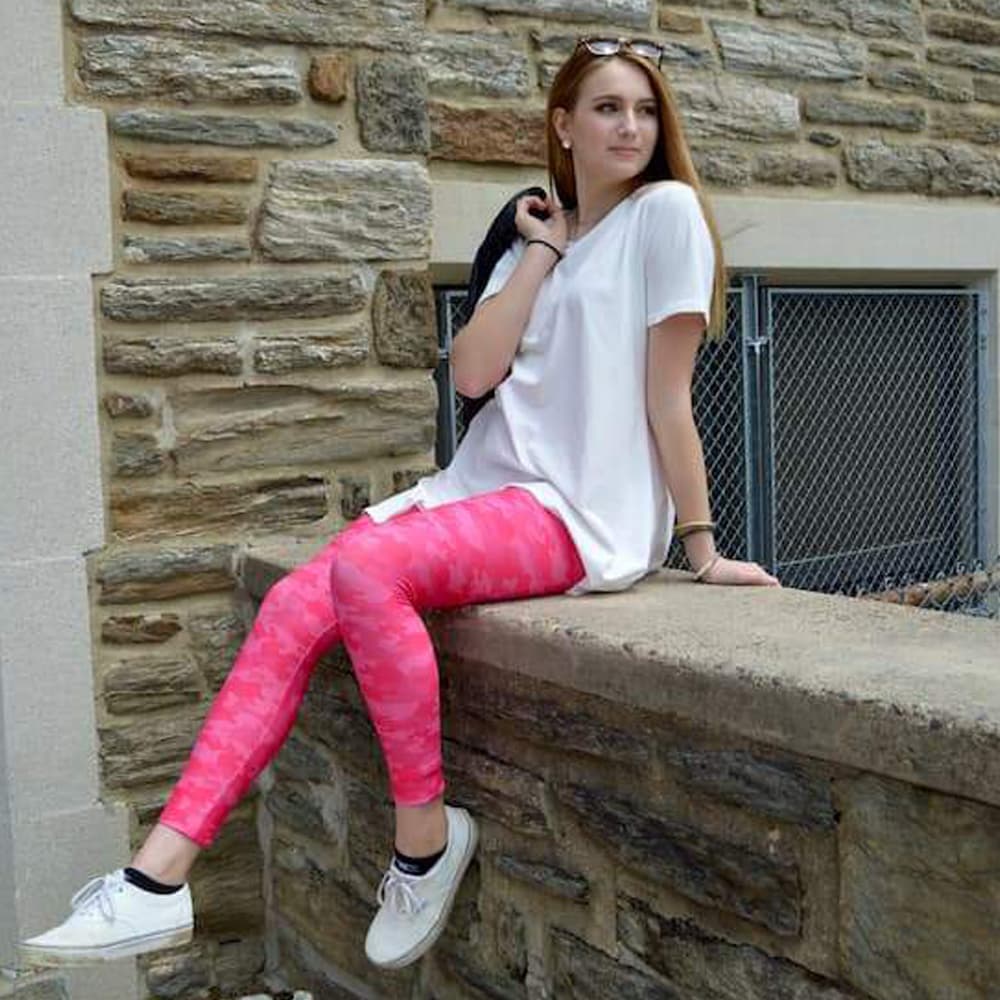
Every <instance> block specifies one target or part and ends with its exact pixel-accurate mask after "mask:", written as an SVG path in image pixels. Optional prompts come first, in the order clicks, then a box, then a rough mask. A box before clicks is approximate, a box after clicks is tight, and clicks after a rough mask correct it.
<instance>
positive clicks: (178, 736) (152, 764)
mask: <svg viewBox="0 0 1000 1000" xmlns="http://www.w3.org/2000/svg"><path fill="white" fill-rule="evenodd" d="M199 725H200V718H199V717H197V716H193V715H176V716H171V717H168V718H154V719H142V720H140V721H138V722H130V723H125V724H123V725H120V726H103V727H102V728H101V729H100V730H99V736H100V757H101V767H102V771H103V775H104V781H105V784H106V785H107V786H108V787H109V788H140V787H142V786H143V785H153V784H158V783H159V782H163V781H173V780H176V779H177V777H178V776H179V775H180V770H181V767H182V765H183V764H184V762H185V761H186V760H187V758H188V754H189V753H190V752H191V747H192V746H193V745H194V741H195V737H196V736H197V734H198V729H199Z"/></svg>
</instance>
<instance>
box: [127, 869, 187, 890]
mask: <svg viewBox="0 0 1000 1000" xmlns="http://www.w3.org/2000/svg"><path fill="white" fill-rule="evenodd" d="M125 881H126V882H131V883H132V885H134V886H135V887H136V888H138V889H145V890H146V892H155V893H156V894H157V896H169V895H170V893H172V892H180V891H181V889H183V888H184V886H183V884H182V885H165V884H164V883H163V882H157V881H156V879H155V878H150V877H149V876H148V875H147V874H146V873H145V872H141V871H139V869H138V868H126V869H125Z"/></svg>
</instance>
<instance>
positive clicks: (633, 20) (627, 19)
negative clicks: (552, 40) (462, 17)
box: [453, 0, 651, 28]
mask: <svg viewBox="0 0 1000 1000" xmlns="http://www.w3.org/2000/svg"><path fill="white" fill-rule="evenodd" d="M453 3H454V6H456V7H474V8H476V9H478V10H483V11H487V12H490V13H494V12H495V13H502V14H527V15H528V16H529V17H544V18H546V19H551V20H553V21H596V22H598V23H600V24H604V25H616V24H618V25H623V26H624V25H627V26H628V27H632V28H648V27H649V19H650V14H651V9H650V0H453Z"/></svg>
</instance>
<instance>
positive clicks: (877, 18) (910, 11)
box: [757, 0, 924, 42]
mask: <svg viewBox="0 0 1000 1000" xmlns="http://www.w3.org/2000/svg"><path fill="white" fill-rule="evenodd" d="M757 13H758V14H763V15H764V17H793V18H795V19H796V20H799V21H802V22H803V23H805V24H818V25H822V26H824V27H827V26H829V27H834V28H839V29H840V30H841V31H855V32H857V33H858V34H859V35H880V36H888V37H899V38H906V39H908V40H909V41H912V42H919V41H922V40H923V34H924V33H923V26H922V24H921V20H920V10H919V6H918V4H917V3H915V2H913V0H804V2H803V0H757Z"/></svg>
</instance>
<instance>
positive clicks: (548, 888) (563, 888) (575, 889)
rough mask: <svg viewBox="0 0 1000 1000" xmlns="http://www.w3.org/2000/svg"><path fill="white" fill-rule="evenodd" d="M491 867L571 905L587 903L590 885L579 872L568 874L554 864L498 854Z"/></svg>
mask: <svg viewBox="0 0 1000 1000" xmlns="http://www.w3.org/2000/svg"><path fill="white" fill-rule="evenodd" d="M494 864H495V865H496V868H497V871H500V872H503V873H504V875H507V876H509V877H510V878H512V879H516V880H517V881H519V882H524V883H525V884H527V885H530V886H532V887H534V888H536V889H540V890H541V891H542V892H545V893H548V894H549V895H550V896H556V897H558V898H560V899H568V900H570V902H573V903H588V902H589V901H590V883H589V882H588V881H587V878H586V876H584V875H581V874H580V873H579V872H568V871H566V870H565V869H563V868H560V867H558V866H557V865H551V864H548V863H546V862H544V861H533V860H530V859H527V858H519V857H516V856H514V855H512V854H498V855H497V856H496V858H495V860H494Z"/></svg>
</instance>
